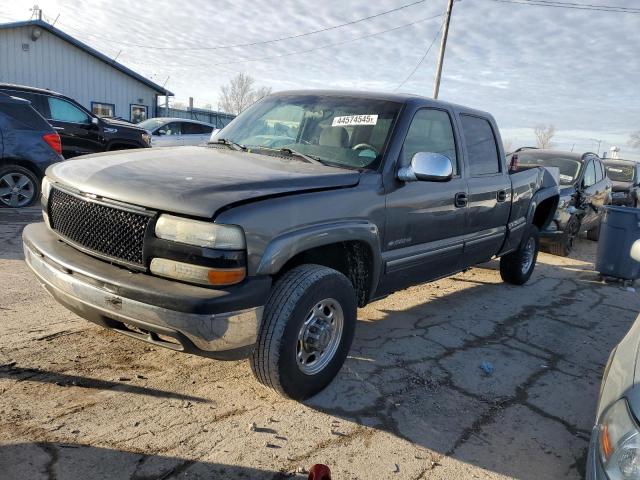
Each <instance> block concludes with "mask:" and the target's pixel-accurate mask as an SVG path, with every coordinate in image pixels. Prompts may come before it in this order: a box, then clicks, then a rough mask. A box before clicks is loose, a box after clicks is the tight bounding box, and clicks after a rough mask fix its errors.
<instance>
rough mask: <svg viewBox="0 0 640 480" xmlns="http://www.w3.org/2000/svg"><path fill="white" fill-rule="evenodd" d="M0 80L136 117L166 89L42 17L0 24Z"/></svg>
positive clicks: (150, 113)
mask: <svg viewBox="0 0 640 480" xmlns="http://www.w3.org/2000/svg"><path fill="white" fill-rule="evenodd" d="M0 83H14V84H18V85H28V86H31V87H39V88H47V89H49V90H53V91H56V92H59V93H62V94H64V95H67V96H69V97H72V98H74V99H75V100H76V101H78V102H79V103H81V104H82V105H84V106H85V107H86V108H87V109H89V110H91V111H93V112H94V113H95V114H96V115H100V116H108V117H120V118H123V119H125V120H130V121H133V122H139V121H142V120H144V119H146V118H150V117H154V116H156V115H157V113H156V106H157V104H158V96H170V95H173V94H172V93H171V92H169V91H168V90H166V89H165V88H164V87H161V86H160V85H157V84H155V83H154V82H152V81H151V80H149V79H147V78H144V77H143V76H142V75H139V74H138V73H136V72H134V71H133V70H131V69H129V68H127V67H125V66H124V65H122V64H120V63H118V62H116V61H114V60H112V59H110V58H109V57H107V56H106V55H104V54H102V53H100V52H98V51H97V50H94V49H93V48H91V47H89V46H88V45H86V44H84V43H82V42H80V41H78V40H76V39H75V38H73V37H71V36H69V35H67V34H66V33H64V32H63V31H61V30H59V29H57V28H55V27H53V26H52V25H49V24H48V23H46V22H44V21H42V20H30V21H26V22H14V23H5V24H0Z"/></svg>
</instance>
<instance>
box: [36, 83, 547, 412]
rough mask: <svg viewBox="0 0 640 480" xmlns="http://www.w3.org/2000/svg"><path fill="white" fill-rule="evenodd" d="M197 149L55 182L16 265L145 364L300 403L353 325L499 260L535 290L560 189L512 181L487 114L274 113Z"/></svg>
mask: <svg viewBox="0 0 640 480" xmlns="http://www.w3.org/2000/svg"><path fill="white" fill-rule="evenodd" d="M216 138H217V142H215V143H211V144H209V145H206V146H198V147H180V148H166V149H161V150H156V149H146V150H141V151H127V152H117V153H102V154H96V155H92V156H86V157H84V158H82V159H81V160H79V161H68V162H64V163H62V164H60V165H57V166H55V167H52V168H50V169H49V170H48V171H47V176H46V178H45V180H44V181H43V187H42V191H43V202H42V205H43V206H42V209H43V217H44V223H37V224H31V225H28V226H27V227H26V228H25V230H24V232H23V241H24V250H25V256H26V261H27V263H28V265H29V266H30V267H31V269H32V270H33V272H34V273H35V275H36V277H37V278H38V280H39V281H40V282H41V283H42V284H43V285H44V287H45V288H46V289H47V290H48V291H49V292H50V293H51V295H53V297H54V298H55V299H56V300H58V301H59V302H60V303H62V304H63V305H65V306H66V307H67V308H69V309H70V310H72V311H74V312H75V313H77V314H78V315H80V316H81V317H84V318H86V319H88V320H90V321H92V322H95V323H97V324H99V325H101V326H103V327H106V328H109V329H112V330H114V331H116V332H119V333H122V334H125V335H128V336H130V337H134V338H137V339H140V340H144V341H146V342H149V343H152V344H154V345H159V346H163V347H167V348H171V349H173V350H177V351H183V352H187V353H192V354H198V355H203V356H207V357H212V358H217V359H238V358H243V357H248V358H249V361H250V364H251V368H252V371H253V373H254V374H255V376H256V378H257V379H258V380H259V381H260V382H262V383H263V384H265V385H267V386H269V387H271V388H273V389H275V390H276V391H278V392H279V393H281V394H283V395H286V396H288V397H291V398H295V399H304V398H307V397H310V396H312V395H314V394H315V393H317V392H319V391H320V390H322V389H323V388H324V387H325V386H326V385H327V384H329V382H330V381H331V380H332V379H333V377H334V376H335V375H336V374H337V372H338V371H339V370H340V368H341V366H342V364H343V362H344V361H345V358H346V356H347V353H348V351H349V348H350V345H351V342H352V340H353V337H354V331H355V326H356V310H357V308H358V307H362V306H364V305H366V304H368V303H369V302H372V301H374V300H376V299H379V298H382V297H384V296H386V295H389V294H390V293H392V292H394V291H396V290H400V289H403V288H405V287H407V286H410V285H415V284H419V283H422V282H427V281H431V280H435V279H438V278H441V277H444V276H447V275H451V274H454V273H457V272H460V271H462V270H465V269H467V268H469V267H471V266H473V265H476V264H478V263H482V262H485V261H487V260H490V259H491V258H494V257H500V274H501V276H502V278H503V279H504V281H506V282H509V283H512V284H516V285H521V284H524V283H525V282H527V280H528V279H529V277H530V276H531V274H532V272H533V270H534V267H535V264H536V258H537V253H538V248H539V231H541V230H544V229H545V228H546V227H547V225H548V224H549V222H551V220H552V218H553V214H554V212H555V210H556V207H557V204H558V201H559V194H558V186H557V184H556V182H555V180H554V179H553V177H552V176H551V175H550V174H549V172H548V171H547V170H546V169H544V168H538V167H532V168H529V169H526V170H524V171H521V172H517V173H513V174H511V173H510V172H509V171H508V169H507V166H506V163H505V157H504V152H503V151H502V142H501V139H500V134H499V131H498V128H497V126H496V123H495V121H494V119H493V117H492V116H491V115H490V114H488V113H485V112H481V111H477V110H472V109H469V108H466V107H462V106H457V105H452V104H448V103H444V102H440V101H434V100H431V99H427V98H421V97H418V96H412V95H393V94H385V93H380V94H374V93H363V92H340V91H298V92H282V93H277V94H274V95H270V96H268V97H266V98H264V99H263V100H261V101H260V102H258V103H256V104H255V105H253V106H252V107H251V108H249V109H248V110H246V111H245V112H243V113H242V114H241V115H240V116H238V117H237V118H236V119H235V120H233V122H231V123H230V124H229V125H228V126H227V127H225V128H224V129H223V130H222V131H221V132H219V133H218V135H217V136H216Z"/></svg>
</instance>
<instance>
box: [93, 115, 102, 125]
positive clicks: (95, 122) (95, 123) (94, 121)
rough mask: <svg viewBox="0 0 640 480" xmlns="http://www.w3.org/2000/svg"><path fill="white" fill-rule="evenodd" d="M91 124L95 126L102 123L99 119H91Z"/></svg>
mask: <svg viewBox="0 0 640 480" xmlns="http://www.w3.org/2000/svg"><path fill="white" fill-rule="evenodd" d="M91 123H93V124H94V125H98V124H99V123H100V120H98V117H91Z"/></svg>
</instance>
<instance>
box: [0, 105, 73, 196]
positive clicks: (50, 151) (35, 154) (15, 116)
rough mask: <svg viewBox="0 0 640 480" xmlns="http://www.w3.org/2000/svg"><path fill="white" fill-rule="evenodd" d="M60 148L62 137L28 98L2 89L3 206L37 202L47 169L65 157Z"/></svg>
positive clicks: (0, 155) (0, 169) (0, 152)
mask: <svg viewBox="0 0 640 480" xmlns="http://www.w3.org/2000/svg"><path fill="white" fill-rule="evenodd" d="M60 151H61V148H60V137H59V136H58V134H57V133H56V132H55V130H53V128H51V125H49V124H48V123H47V121H46V120H45V119H44V118H42V116H41V115H40V114H39V113H38V112H36V111H35V110H34V109H33V108H31V105H29V102H28V101H26V100H23V99H21V98H16V97H11V96H8V95H4V94H2V93H0V206H3V207H12V208H16V207H26V206H28V205H31V204H33V203H34V202H36V201H37V200H38V198H39V197H40V181H41V180H42V177H43V176H44V171H45V170H46V169H47V167H48V166H49V165H52V164H54V163H56V162H59V161H61V160H63V158H62V156H61V155H60Z"/></svg>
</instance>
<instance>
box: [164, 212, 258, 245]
mask: <svg viewBox="0 0 640 480" xmlns="http://www.w3.org/2000/svg"><path fill="white" fill-rule="evenodd" d="M156 236H157V237H158V238H163V239H165V240H171V241H173V242H180V243H186V244H188V245H195V246H196V247H207V248H219V249H221V250H243V249H244V248H245V246H246V243H245V240H244V232H243V230H242V229H241V228H240V227H237V226H235V225H220V224H217V223H213V222H203V221H200V220H191V219H189V218H182V217H176V216H173V215H166V214H165V215H160V218H158V221H157V222H156Z"/></svg>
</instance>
